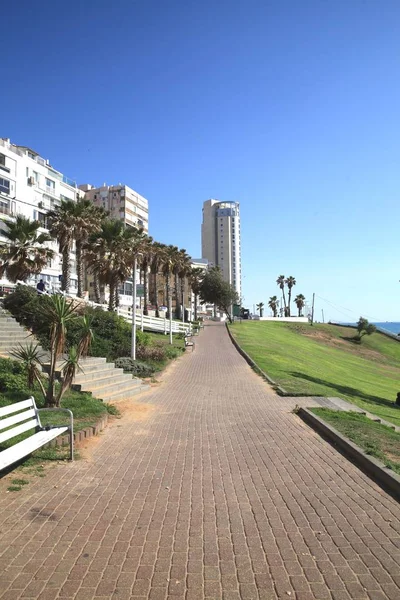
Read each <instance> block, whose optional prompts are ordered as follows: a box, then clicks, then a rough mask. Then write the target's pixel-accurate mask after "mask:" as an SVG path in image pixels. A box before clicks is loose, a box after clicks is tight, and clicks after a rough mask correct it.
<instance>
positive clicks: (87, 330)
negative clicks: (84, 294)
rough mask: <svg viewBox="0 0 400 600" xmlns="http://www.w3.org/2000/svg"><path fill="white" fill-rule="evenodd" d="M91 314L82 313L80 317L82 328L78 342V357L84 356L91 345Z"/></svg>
mask: <svg viewBox="0 0 400 600" xmlns="http://www.w3.org/2000/svg"><path fill="white" fill-rule="evenodd" d="M92 326H93V316H92V315H83V317H82V329H81V339H80V340H79V343H78V348H77V353H78V357H79V358H86V357H87V355H88V353H89V350H90V346H91V345H92V341H93V338H94V333H93V329H92Z"/></svg>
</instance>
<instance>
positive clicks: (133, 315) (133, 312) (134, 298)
mask: <svg viewBox="0 0 400 600" xmlns="http://www.w3.org/2000/svg"><path fill="white" fill-rule="evenodd" d="M138 256H140V253H139V254H136V255H135V259H134V261H133V272H132V279H133V289H132V341H131V357H132V358H133V360H136V271H137V257H138ZM142 310H143V309H142Z"/></svg>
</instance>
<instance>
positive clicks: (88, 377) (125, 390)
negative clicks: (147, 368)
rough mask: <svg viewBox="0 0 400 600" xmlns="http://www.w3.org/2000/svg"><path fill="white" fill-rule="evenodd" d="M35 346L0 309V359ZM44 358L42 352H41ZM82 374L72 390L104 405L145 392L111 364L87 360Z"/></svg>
mask: <svg viewBox="0 0 400 600" xmlns="http://www.w3.org/2000/svg"><path fill="white" fill-rule="evenodd" d="M31 342H34V343H35V342H36V340H35V338H34V337H33V336H32V335H31V334H29V332H28V331H27V330H26V329H24V328H23V327H22V326H21V325H20V324H19V323H18V322H17V321H16V320H15V319H14V318H13V317H11V316H10V315H9V314H8V313H6V312H5V311H4V310H3V309H1V308H0V356H10V351H11V350H12V349H13V348H15V347H16V346H18V344H21V345H22V346H24V345H25V344H29V343H31ZM43 353H44V354H46V353H45V351H43ZM61 366H62V361H61V362H60V363H59V371H58V375H59V376H60V377H61ZM80 366H81V369H82V371H78V373H77V374H76V376H75V379H74V382H73V384H72V389H74V390H77V391H82V392H90V393H91V394H92V395H93V396H94V397H95V398H99V399H101V400H103V401H104V402H111V401H114V400H122V399H127V400H128V399H129V398H131V397H132V396H135V395H136V394H139V393H140V392H143V391H145V390H148V389H149V388H150V386H149V385H147V384H145V383H143V381H142V380H141V379H138V378H137V377H132V375H130V374H128V373H127V374H125V373H124V371H123V369H117V368H116V367H115V365H114V363H108V362H107V361H106V359H105V358H97V357H88V358H86V359H84V360H82V361H80Z"/></svg>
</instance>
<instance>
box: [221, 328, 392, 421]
mask: <svg viewBox="0 0 400 600" xmlns="http://www.w3.org/2000/svg"><path fill="white" fill-rule="evenodd" d="M230 331H231V332H232V335H233V336H234V338H235V339H236V340H237V341H238V343H239V344H240V346H241V347H242V348H243V350H245V351H246V352H247V353H248V354H249V355H250V356H251V358H252V359H253V360H254V361H255V362H256V363H257V365H258V366H259V367H260V368H261V369H262V370H263V371H264V372H265V373H267V374H268V375H269V376H270V377H272V379H274V380H275V381H276V382H277V383H278V384H280V385H282V387H283V388H284V389H285V390H287V391H288V392H289V393H296V394H306V395H316V396H338V397H340V398H343V399H345V400H348V401H349V402H353V403H354V404H357V405H358V406H360V407H361V408H364V409H365V410H367V411H370V412H372V413H374V414H376V415H378V416H380V417H382V418H383V419H387V420H388V421H391V422H392V423H394V424H396V425H400V408H397V407H396V405H395V403H394V401H395V398H396V394H397V392H398V391H400V342H397V341H396V340H391V339H390V338H387V337H386V336H384V335H382V334H379V333H375V334H373V335H372V336H368V337H366V336H365V337H364V338H363V340H362V343H361V344H357V343H355V342H354V340H353V339H352V338H353V337H354V333H355V332H354V329H350V328H346V327H337V326H335V325H321V324H319V325H314V326H313V327H311V326H310V325H308V324H300V323H271V322H267V321H264V322H262V321H261V322H260V321H249V322H247V323H245V322H242V323H234V324H233V325H230Z"/></svg>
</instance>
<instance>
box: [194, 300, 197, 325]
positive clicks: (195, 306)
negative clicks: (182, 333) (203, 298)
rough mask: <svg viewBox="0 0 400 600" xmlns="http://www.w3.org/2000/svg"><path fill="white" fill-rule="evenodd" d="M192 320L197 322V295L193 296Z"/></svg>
mask: <svg viewBox="0 0 400 600" xmlns="http://www.w3.org/2000/svg"><path fill="white" fill-rule="evenodd" d="M194 320H195V321H197V294H194Z"/></svg>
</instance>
